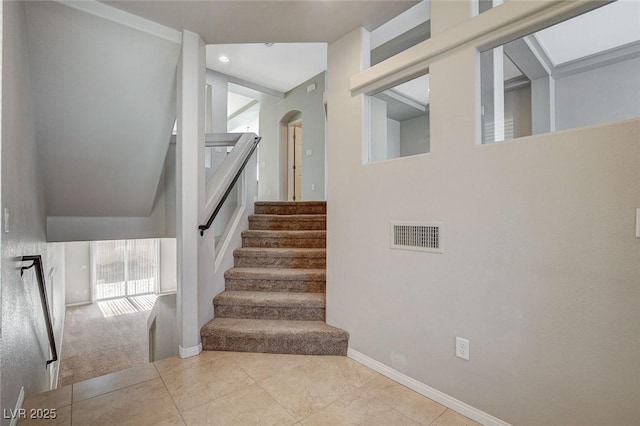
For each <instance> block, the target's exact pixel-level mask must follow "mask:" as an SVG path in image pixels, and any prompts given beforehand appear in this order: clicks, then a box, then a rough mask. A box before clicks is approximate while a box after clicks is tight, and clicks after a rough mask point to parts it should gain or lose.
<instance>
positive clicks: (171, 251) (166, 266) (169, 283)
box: [160, 238, 177, 293]
mask: <svg viewBox="0 0 640 426" xmlns="http://www.w3.org/2000/svg"><path fill="white" fill-rule="evenodd" d="M176 250H177V247H176V239H175V238H161V239H160V293H167V292H171V291H176V288H177V269H176V268H177V264H176Z"/></svg>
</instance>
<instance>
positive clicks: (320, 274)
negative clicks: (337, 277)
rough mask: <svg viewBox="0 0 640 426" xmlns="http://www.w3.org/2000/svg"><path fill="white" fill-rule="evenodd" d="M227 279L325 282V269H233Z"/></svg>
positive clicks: (228, 272) (225, 275) (229, 271)
mask: <svg viewBox="0 0 640 426" xmlns="http://www.w3.org/2000/svg"><path fill="white" fill-rule="evenodd" d="M224 277H225V279H233V278H235V279H243V278H245V279H253V280H269V279H272V280H276V279H277V280H291V281H294V280H303V279H306V280H325V279H326V277H327V272H326V270H325V269H299V268H292V269H287V268H279V269H274V268H231V269H229V270H228V271H226V272H225V273H224Z"/></svg>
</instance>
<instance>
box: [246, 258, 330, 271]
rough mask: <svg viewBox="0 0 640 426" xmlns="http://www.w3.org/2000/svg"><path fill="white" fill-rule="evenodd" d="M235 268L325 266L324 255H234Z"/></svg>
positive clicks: (307, 267) (305, 267) (309, 267)
mask: <svg viewBox="0 0 640 426" xmlns="http://www.w3.org/2000/svg"><path fill="white" fill-rule="evenodd" d="M234 257H235V263H234V266H235V267H237V268H239V267H240V268H294V269H321V268H325V267H326V263H327V261H326V259H325V258H324V257H254V256H243V255H235V256H234Z"/></svg>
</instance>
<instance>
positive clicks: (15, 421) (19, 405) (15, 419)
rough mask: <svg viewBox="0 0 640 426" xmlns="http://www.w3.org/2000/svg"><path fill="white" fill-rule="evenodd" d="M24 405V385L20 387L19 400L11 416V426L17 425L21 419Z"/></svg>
mask: <svg viewBox="0 0 640 426" xmlns="http://www.w3.org/2000/svg"><path fill="white" fill-rule="evenodd" d="M23 405H24V386H22V387H21V388H20V393H19V394H18V400H17V401H16V408H15V409H14V411H13V413H12V416H11V423H9V424H10V425H11V426H16V425H17V424H18V420H20V415H19V414H18V413H20V410H22V406H23Z"/></svg>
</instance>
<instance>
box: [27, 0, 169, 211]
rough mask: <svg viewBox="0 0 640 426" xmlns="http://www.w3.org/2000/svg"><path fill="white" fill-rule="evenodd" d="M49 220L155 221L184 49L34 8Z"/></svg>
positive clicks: (74, 13) (32, 39)
mask: <svg viewBox="0 0 640 426" xmlns="http://www.w3.org/2000/svg"><path fill="white" fill-rule="evenodd" d="M26 10H27V26H28V37H29V55H30V61H31V63H30V69H31V77H32V82H33V92H32V93H33V96H34V105H35V106H36V111H35V116H36V120H35V125H36V134H37V140H38V145H39V149H38V151H39V155H40V156H41V159H42V160H41V165H42V171H43V174H44V181H45V182H46V202H47V215H48V216H104V217H106V216H139V217H141V216H148V215H149V213H150V212H151V210H152V208H153V205H154V200H155V196H156V192H157V188H158V182H159V180H160V176H161V173H162V169H163V166H164V159H165V156H166V152H167V148H168V145H169V138H170V135H171V128H172V126H173V123H174V120H175V105H176V101H175V99H176V97H175V71H176V65H177V61H178V55H179V49H180V46H179V45H178V44H176V43H173V42H171V41H168V40H166V39H164V38H161V37H158V36H156V35H151V34H148V33H146V32H142V31H138V30H135V29H133V28H131V27H129V26H125V25H122V24H119V23H115V22H113V21H110V20H107V19H103V18H100V17H98V16H95V15H93V14H89V13H84V12H82V11H79V10H77V9H75V8H71V7H68V6H65V5H64V4H61V3H57V2H26Z"/></svg>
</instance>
